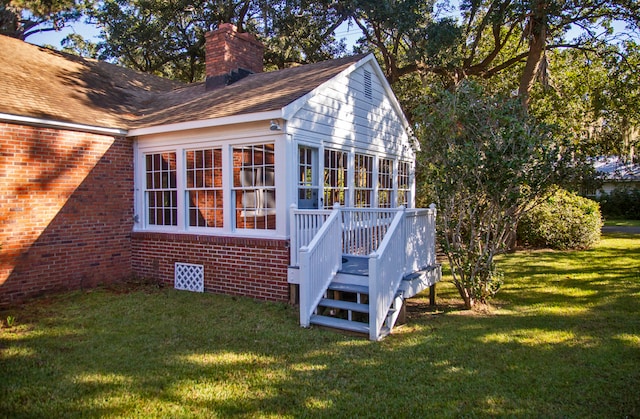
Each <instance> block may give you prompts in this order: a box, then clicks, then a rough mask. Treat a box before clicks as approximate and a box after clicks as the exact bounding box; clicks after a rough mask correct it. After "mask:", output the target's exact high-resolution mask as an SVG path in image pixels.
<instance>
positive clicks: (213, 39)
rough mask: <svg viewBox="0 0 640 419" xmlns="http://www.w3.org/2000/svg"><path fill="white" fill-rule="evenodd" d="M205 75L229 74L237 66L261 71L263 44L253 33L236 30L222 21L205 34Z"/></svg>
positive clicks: (252, 70) (236, 68) (256, 71)
mask: <svg viewBox="0 0 640 419" xmlns="http://www.w3.org/2000/svg"><path fill="white" fill-rule="evenodd" d="M205 39H206V45H205V56H206V73H207V77H216V76H220V75H223V74H229V73H230V72H231V71H236V70H238V69H239V68H244V69H245V70H250V71H251V72H253V73H261V72H262V70H263V66H264V45H262V44H261V43H260V42H259V41H258V40H257V39H256V38H255V37H254V36H253V35H251V34H249V33H246V32H238V30H237V28H236V27H235V26H234V25H232V24H230V23H223V24H221V25H220V27H219V28H218V29H217V30H215V31H212V32H207V33H206V34H205Z"/></svg>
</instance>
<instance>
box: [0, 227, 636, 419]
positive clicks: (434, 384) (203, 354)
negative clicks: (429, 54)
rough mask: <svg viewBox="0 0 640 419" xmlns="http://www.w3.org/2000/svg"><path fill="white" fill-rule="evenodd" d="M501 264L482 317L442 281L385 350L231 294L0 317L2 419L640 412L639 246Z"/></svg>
mask: <svg viewBox="0 0 640 419" xmlns="http://www.w3.org/2000/svg"><path fill="white" fill-rule="evenodd" d="M501 262H502V266H503V268H504V270H505V272H506V273H505V282H506V284H505V286H504V288H503V290H502V291H501V293H500V294H499V295H498V299H497V300H496V301H495V303H494V307H493V309H492V310H485V311H475V312H469V311H464V310H461V309H460V305H459V299H457V298H456V294H455V291H454V289H453V287H452V285H451V284H449V283H445V284H441V286H440V288H439V295H438V302H439V307H438V309H437V310H430V309H428V308H427V301H428V299H427V298H426V297H425V298H418V299H413V300H412V301H411V303H410V307H409V313H408V317H409V319H408V324H407V325H405V326H403V327H401V328H399V329H397V330H396V331H395V333H394V334H393V335H391V336H389V337H387V338H386V339H385V340H383V341H382V342H369V341H367V340H363V339H360V338H355V337H349V336H344V335H341V334H337V333H333V332H330V331H326V330H319V329H310V330H305V329H301V328H300V327H298V325H297V313H296V310H295V309H294V308H292V307H288V306H286V305H282V304H268V303H260V302H255V301H252V300H248V299H243V298H231V297H225V296H217V295H210V294H204V295H202V294H193V293H188V292H178V291H174V290H170V289H161V290H158V289H154V288H145V287H139V288H137V289H136V290H133V291H131V292H125V290H124V289H121V288H120V289H119V288H113V289H100V290H94V291H91V292H82V293H81V292H78V293H69V294H64V295H61V296H58V297H55V298H47V299H43V300H40V301H37V302H34V303H31V304H28V305H26V306H24V307H22V308H20V309H16V310H13V311H12V312H10V313H3V314H2V319H3V320H5V319H6V317H7V315H12V316H14V317H15V324H14V326H13V327H11V328H7V327H6V326H5V328H3V329H2V330H1V331H0V417H80V416H82V417H91V416H119V417H123V416H126V417H139V416H146V417H229V416H238V417H287V416H288V417H300V416H304V417H355V416H360V417H362V416H364V417H375V418H382V417H474V416H510V417H576V418H578V417H579V418H583V417H599V418H600V417H638V416H640V397H639V394H640V390H639V389H640V236H636V238H632V237H631V236H623V235H617V236H614V235H611V236H607V237H606V238H605V239H604V240H603V241H602V243H601V244H600V245H599V246H598V248H597V249H595V250H591V251H584V252H576V253H570V252H557V251H535V252H523V253H517V254H512V255H507V256H506V257H503V258H502V260H501ZM5 323H6V322H5Z"/></svg>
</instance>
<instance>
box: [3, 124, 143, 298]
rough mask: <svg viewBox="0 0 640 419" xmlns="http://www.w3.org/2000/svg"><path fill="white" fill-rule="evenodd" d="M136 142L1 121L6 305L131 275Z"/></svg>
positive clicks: (4, 294)
mask: <svg viewBox="0 0 640 419" xmlns="http://www.w3.org/2000/svg"><path fill="white" fill-rule="evenodd" d="M132 217H133V148H132V144H131V141H130V140H128V139H125V138H114V137H111V136H103V135H96V134H88V133H80V132H73V131H63V130H56V129H51V128H38V127H30V126H24V125H16V124H6V123H0V306H3V305H9V304H15V303H19V302H21V301H23V300H25V299H27V298H30V297H34V296H37V295H40V294H43V293H47V292H52V291H59V290H66V289H74V288H80V287H88V286H93V285H95V284H97V283H100V282H108V281H114V280H119V279H122V278H125V277H127V276H130V275H131V239H130V237H131V229H132V225H133V220H132Z"/></svg>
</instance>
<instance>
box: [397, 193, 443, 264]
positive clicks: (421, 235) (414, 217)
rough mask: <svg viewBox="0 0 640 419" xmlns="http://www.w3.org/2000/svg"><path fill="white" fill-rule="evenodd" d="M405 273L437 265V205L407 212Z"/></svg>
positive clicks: (409, 209)
mask: <svg viewBox="0 0 640 419" xmlns="http://www.w3.org/2000/svg"><path fill="white" fill-rule="evenodd" d="M405 218H406V220H405V237H406V246H405V248H406V251H405V255H406V263H405V268H404V271H405V273H411V272H416V271H419V270H421V269H424V268H426V267H427V266H434V265H435V264H436V205H435V204H431V205H429V208H428V209H427V208H408V209H407V210H406V211H405Z"/></svg>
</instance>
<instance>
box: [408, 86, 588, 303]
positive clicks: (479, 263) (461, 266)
mask: <svg viewBox="0 0 640 419" xmlns="http://www.w3.org/2000/svg"><path fill="white" fill-rule="evenodd" d="M414 118H415V120H416V136H417V138H418V139H419V141H420V151H419V153H418V163H417V164H418V167H417V170H418V172H419V185H420V186H421V187H422V188H423V190H422V191H421V192H422V196H423V199H426V200H429V201H431V200H432V201H433V202H435V203H436V204H437V206H438V216H439V220H438V225H439V230H438V240H439V244H440V246H441V248H442V250H443V252H444V253H445V254H446V256H447V258H448V261H449V264H450V266H451V272H452V275H453V283H454V284H455V286H456V288H457V289H458V291H459V293H460V296H461V297H462V299H463V300H464V304H465V306H466V307H467V308H471V307H473V306H474V305H475V304H476V303H486V302H487V301H488V300H489V299H490V298H491V297H492V296H493V295H494V294H495V293H496V292H497V291H498V290H499V288H500V285H501V283H502V278H501V274H500V272H499V271H498V270H497V268H496V266H495V261H494V257H495V256H496V255H497V254H500V253H501V252H504V251H506V250H507V248H508V244H509V242H510V238H511V236H512V235H513V233H514V231H515V229H516V225H517V223H518V220H519V219H520V218H521V217H522V216H523V214H525V213H526V212H527V211H528V210H529V209H530V208H531V207H532V206H534V205H535V204H536V202H538V201H540V200H541V199H543V198H544V197H545V196H546V195H547V194H549V193H550V192H551V191H552V190H553V189H554V185H556V184H558V183H559V182H560V181H563V180H567V179H570V178H571V176H570V175H571V170H572V169H573V168H575V166H576V162H573V161H571V159H570V156H571V155H572V151H573V150H572V149H571V147H570V146H568V144H567V142H566V141H565V139H564V138H563V137H562V136H561V135H560V133H558V132H556V131H554V129H553V127H551V126H547V125H545V124H541V123H539V122H537V121H536V120H535V119H534V118H533V117H532V116H531V115H529V114H528V113H527V112H526V111H525V109H524V107H523V106H522V103H521V101H519V100H518V99H517V98H512V97H511V98H509V97H504V96H499V95H486V94H485V92H484V91H483V90H482V89H481V88H480V87H479V86H478V85H477V84H474V83H470V82H463V83H461V84H459V85H458V86H457V88H456V89H455V90H454V91H446V90H441V91H440V92H438V94H437V95H436V97H434V98H431V100H430V101H429V102H428V103H424V104H423V106H421V107H419V108H418V109H417V110H416V114H415V116H414Z"/></svg>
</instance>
